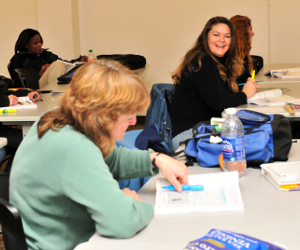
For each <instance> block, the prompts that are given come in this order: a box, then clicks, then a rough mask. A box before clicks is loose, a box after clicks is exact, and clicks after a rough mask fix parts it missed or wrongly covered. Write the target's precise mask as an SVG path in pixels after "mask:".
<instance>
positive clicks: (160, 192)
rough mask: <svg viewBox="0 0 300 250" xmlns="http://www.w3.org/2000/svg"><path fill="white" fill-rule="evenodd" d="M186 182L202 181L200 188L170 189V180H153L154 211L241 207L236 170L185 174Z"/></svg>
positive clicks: (191, 183) (239, 208)
mask: <svg viewBox="0 0 300 250" xmlns="http://www.w3.org/2000/svg"><path fill="white" fill-rule="evenodd" d="M188 181H189V184H190V185H203V186H204V190H203V191H182V192H181V193H178V192H177V191H170V190H167V189H164V188H163V186H168V185H170V183H169V182H168V181H167V180H166V179H164V178H159V179H157V181H156V197H155V206H154V213H155V214H174V213H189V212H215V211H229V210H230V211H241V210H244V203H243V200H242V195H241V191H240V188H239V175H238V172H237V171H233V172H220V173H211V174H197V175H189V176H188Z"/></svg>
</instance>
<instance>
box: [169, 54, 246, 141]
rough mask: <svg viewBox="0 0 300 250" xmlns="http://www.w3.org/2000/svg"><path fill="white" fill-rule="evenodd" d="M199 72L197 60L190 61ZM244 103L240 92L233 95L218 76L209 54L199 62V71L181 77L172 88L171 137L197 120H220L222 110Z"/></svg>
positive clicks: (242, 93)
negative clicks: (215, 118) (173, 89)
mask: <svg viewBox="0 0 300 250" xmlns="http://www.w3.org/2000/svg"><path fill="white" fill-rule="evenodd" d="M192 64H193V66H194V69H196V70H197V69H199V63H198V57H195V58H194V59H193V60H192ZM246 102H247V96H246V94H245V93H244V92H237V93H233V92H232V90H231V89H230V88H229V86H228V84H227V83H225V82H224V81H223V80H222V78H221V76H220V73H219V70H218V68H217V64H216V62H215V61H214V60H213V58H212V57H211V56H209V55H207V56H204V57H203V58H202V60H201V68H200V70H197V71H195V72H192V73H190V74H189V75H186V74H184V73H183V74H182V75H181V79H180V84H177V85H176V86H175V93H174V96H173V100H172V104H171V112H170V117H171V121H172V129H173V137H175V136H176V135H178V134H179V133H181V132H183V131H185V130H187V129H190V128H192V127H193V126H194V125H195V124H196V123H198V122H200V121H210V119H211V118H212V117H221V113H222V111H223V110H224V109H225V108H229V107H237V106H239V105H242V104H245V103H246Z"/></svg>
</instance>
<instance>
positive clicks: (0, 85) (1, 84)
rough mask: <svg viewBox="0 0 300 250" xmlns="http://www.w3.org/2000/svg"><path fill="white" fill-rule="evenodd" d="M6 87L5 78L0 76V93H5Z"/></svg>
mask: <svg viewBox="0 0 300 250" xmlns="http://www.w3.org/2000/svg"><path fill="white" fill-rule="evenodd" d="M7 85H8V83H7V81H6V77H5V76H1V75H0V93H5V92H7Z"/></svg>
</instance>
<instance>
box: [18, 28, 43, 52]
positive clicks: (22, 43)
mask: <svg viewBox="0 0 300 250" xmlns="http://www.w3.org/2000/svg"><path fill="white" fill-rule="evenodd" d="M36 35H39V36H40V37H41V42H42V43H43V38H42V36H41V34H40V32H38V31H37V30H33V29H25V30H23V31H22V32H21V34H20V35H19V37H18V40H17V42H16V44H15V54H17V53H18V51H19V52H20V51H24V52H26V51H27V48H26V45H28V43H29V41H30V40H31V39H32V38H33V37H34V36H36Z"/></svg>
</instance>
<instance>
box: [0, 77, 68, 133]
mask: <svg viewBox="0 0 300 250" xmlns="http://www.w3.org/2000/svg"><path fill="white" fill-rule="evenodd" d="M67 87H68V84H63V85H58V84H56V83H53V84H49V85H47V86H45V87H44V88H43V90H56V91H64V90H65V89H66V88H67ZM60 96H61V94H56V95H52V94H51V93H48V94H42V95H41V97H42V99H43V101H39V102H36V104H37V108H28V109H18V110H17V112H16V113H7V114H3V113H1V114H0V122H2V123H3V124H4V125H21V126H22V131H23V136H25V135H26V134H27V132H28V131H29V129H30V127H31V126H32V124H33V123H34V122H35V121H36V120H37V119H38V118H39V117H40V116H41V115H42V114H43V113H45V112H47V111H48V110H50V109H52V108H54V107H56V106H57V105H58V101H59V98H60Z"/></svg>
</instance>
